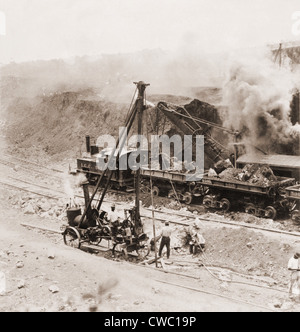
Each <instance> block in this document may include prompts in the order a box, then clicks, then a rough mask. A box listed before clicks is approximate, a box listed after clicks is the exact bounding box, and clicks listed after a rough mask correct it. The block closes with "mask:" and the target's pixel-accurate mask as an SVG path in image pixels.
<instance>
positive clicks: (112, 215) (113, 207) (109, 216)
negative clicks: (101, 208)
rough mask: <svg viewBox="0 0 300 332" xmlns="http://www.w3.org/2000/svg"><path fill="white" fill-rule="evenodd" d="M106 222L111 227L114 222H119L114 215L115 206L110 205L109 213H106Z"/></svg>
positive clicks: (115, 214)
mask: <svg viewBox="0 0 300 332" xmlns="http://www.w3.org/2000/svg"><path fill="white" fill-rule="evenodd" d="M107 220H108V221H109V223H110V224H111V225H113V224H115V223H116V222H118V223H119V222H120V217H119V216H118V214H117V213H116V205H115V204H112V206H111V211H110V212H109V213H108V216H107Z"/></svg>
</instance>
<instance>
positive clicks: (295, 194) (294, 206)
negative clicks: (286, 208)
mask: <svg viewBox="0 0 300 332" xmlns="http://www.w3.org/2000/svg"><path fill="white" fill-rule="evenodd" d="M285 191H286V198H287V199H288V201H289V203H290V213H291V218H292V220H293V221H295V222H298V223H299V222H300V184H297V185H295V186H291V187H287V188H286V190H285Z"/></svg>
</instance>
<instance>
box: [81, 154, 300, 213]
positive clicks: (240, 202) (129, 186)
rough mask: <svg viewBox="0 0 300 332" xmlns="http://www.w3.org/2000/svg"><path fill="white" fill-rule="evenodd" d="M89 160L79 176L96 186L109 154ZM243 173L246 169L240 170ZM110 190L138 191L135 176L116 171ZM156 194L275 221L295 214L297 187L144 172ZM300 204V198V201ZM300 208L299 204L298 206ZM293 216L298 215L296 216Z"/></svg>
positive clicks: (286, 182)
mask: <svg viewBox="0 0 300 332" xmlns="http://www.w3.org/2000/svg"><path fill="white" fill-rule="evenodd" d="M96 152H97V153H96V154H95V155H92V154H90V155H89V156H86V157H85V158H78V159H77V172H80V173H84V174H85V175H86V177H87V179H88V181H89V182H90V184H92V185H93V184H96V183H97V181H98V179H99V177H100V176H101V174H102V172H101V171H100V170H99V168H98V167H97V158H105V156H106V155H107V154H108V152H107V150H103V151H100V152H99V153H98V151H96ZM130 153H134V150H131V151H126V152H124V153H123V155H122V157H123V158H124V157H125V158H129V155H130ZM240 171H241V172H242V169H240ZM112 172H113V174H112V179H111V181H110V188H112V189H115V190H122V191H132V190H133V188H134V181H135V177H134V172H133V171H131V170H118V169H117V170H115V171H112ZM150 179H152V192H153V195H155V196H166V197H169V198H173V199H176V200H179V201H181V202H183V203H186V204H192V203H193V202H194V203H198V204H203V205H204V206H205V207H206V208H209V209H220V210H223V211H224V212H227V211H229V210H231V209H235V208H238V209H242V210H243V211H245V212H247V213H250V214H253V215H255V216H259V217H266V218H271V219H275V218H276V217H277V216H278V215H284V214H287V213H289V212H291V211H292V210H295V207H294V202H293V201H292V199H291V196H290V195H288V194H287V192H286V189H287V188H290V187H293V186H295V185H296V180H295V178H290V177H276V180H275V181H270V182H268V183H258V184H257V183H249V182H246V181H239V180H235V179H230V180H229V179H224V178H223V179H222V178H220V177H219V176H218V175H217V174H215V175H214V176H209V175H208V174H207V173H205V174H204V175H203V174H202V176H199V180H196V181H192V182H191V181H187V174H185V173H180V172H175V171H163V170H151V169H147V167H146V166H145V168H143V169H142V170H141V190H142V192H144V193H147V192H149V193H150V192H151V189H150V188H151V186H150ZM298 201H300V198H299V199H298ZM298 204H299V202H298ZM293 215H296V213H294V214H293Z"/></svg>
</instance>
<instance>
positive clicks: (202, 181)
mask: <svg viewBox="0 0 300 332" xmlns="http://www.w3.org/2000/svg"><path fill="white" fill-rule="evenodd" d="M141 174H142V177H143V185H146V187H148V188H149V179H150V177H152V181H153V187H152V190H153V193H154V195H159V194H161V193H163V192H164V193H166V192H167V193H168V196H169V197H172V198H173V197H175V198H177V199H179V200H182V201H184V202H185V203H186V204H191V203H192V201H193V199H194V197H199V196H201V197H203V204H204V205H205V206H206V207H207V208H214V209H221V210H223V211H224V212H227V211H229V210H230V208H231V207H232V206H234V205H235V206H237V207H239V208H241V207H243V209H244V210H245V212H247V213H250V214H253V215H256V216H259V217H267V218H271V219H275V218H276V216H277V214H278V213H286V212H287V210H288V207H287V206H288V204H287V200H286V199H285V188H286V187H288V186H291V185H294V184H295V179H293V178H284V177H278V178H277V179H278V181H276V182H272V183H270V184H269V185H258V184H251V183H248V182H242V181H238V180H237V181H233V180H225V179H220V178H219V177H209V176H207V175H204V176H203V177H201V176H199V181H196V182H193V181H192V182H188V181H187V174H184V173H176V172H166V171H160V170H142V171H141Z"/></svg>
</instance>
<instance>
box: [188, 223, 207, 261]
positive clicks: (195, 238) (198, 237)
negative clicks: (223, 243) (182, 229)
mask: <svg viewBox="0 0 300 332" xmlns="http://www.w3.org/2000/svg"><path fill="white" fill-rule="evenodd" d="M189 235H190V238H191V240H190V242H189V245H190V253H191V254H194V255H195V254H196V253H197V249H198V248H199V249H200V250H201V252H203V251H204V248H205V244H206V241H205V239H204V237H203V236H202V234H201V233H200V226H199V224H198V223H197V221H195V222H194V224H193V227H190V228H189Z"/></svg>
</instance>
